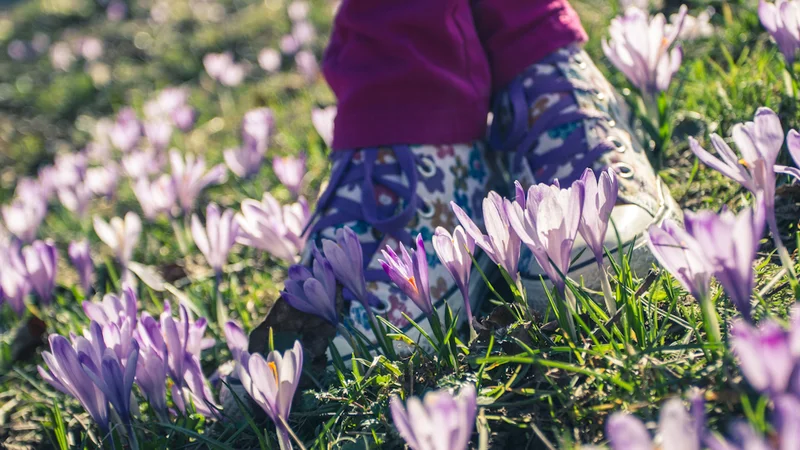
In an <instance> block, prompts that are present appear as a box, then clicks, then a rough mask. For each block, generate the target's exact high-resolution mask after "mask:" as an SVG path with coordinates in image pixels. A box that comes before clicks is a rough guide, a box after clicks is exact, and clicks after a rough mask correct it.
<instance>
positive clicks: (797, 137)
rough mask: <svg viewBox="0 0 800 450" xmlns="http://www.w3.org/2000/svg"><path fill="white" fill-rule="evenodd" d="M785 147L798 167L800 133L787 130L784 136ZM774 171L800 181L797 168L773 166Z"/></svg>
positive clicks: (799, 160)
mask: <svg viewBox="0 0 800 450" xmlns="http://www.w3.org/2000/svg"><path fill="white" fill-rule="evenodd" d="M786 147H787V148H788V149H789V154H790V155H791V156H792V159H793V160H794V164H795V165H796V166H798V167H800V133H798V132H797V131H796V130H789V134H788V135H787V136H786ZM775 171H776V172H780V173H785V174H787V175H791V176H793V177H795V178H796V179H798V180H800V169H798V168H797V167H787V166H775Z"/></svg>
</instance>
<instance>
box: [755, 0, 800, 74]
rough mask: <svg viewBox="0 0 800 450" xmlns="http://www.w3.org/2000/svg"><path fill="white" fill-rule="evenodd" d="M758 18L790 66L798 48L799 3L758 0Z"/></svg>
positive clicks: (788, 0) (799, 27)
mask: <svg viewBox="0 0 800 450" xmlns="http://www.w3.org/2000/svg"><path fill="white" fill-rule="evenodd" d="M758 18H759V19H761V24H762V25H764V28H766V29H767V32H769V35H770V36H772V38H773V39H775V43H776V44H778V49H779V50H780V51H781V53H783V57H784V59H785V60H786V64H787V65H788V66H791V65H792V63H794V57H795V54H796V53H797V49H798V48H800V4H798V2H797V1H794V0H776V1H775V3H770V2H767V1H766V0H760V1H759V2H758Z"/></svg>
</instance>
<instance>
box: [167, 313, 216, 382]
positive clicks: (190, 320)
mask: <svg viewBox="0 0 800 450" xmlns="http://www.w3.org/2000/svg"><path fill="white" fill-rule="evenodd" d="M160 323H161V333H162V334H163V336H164V342H165V343H166V346H167V349H168V351H169V355H168V358H167V365H168V367H169V372H170V377H172V380H173V381H175V383H177V384H181V383H183V381H182V380H183V375H184V374H185V372H186V369H187V368H188V366H187V364H188V363H187V361H189V360H190V359H191V358H192V357H198V358H199V357H200V352H201V351H202V350H204V349H206V348H209V347H211V346H213V345H214V340H213V339H206V338H204V337H203V336H204V334H205V332H206V327H207V326H208V321H207V320H206V318H205V317H200V318H198V319H197V320H195V319H194V317H193V316H192V314H191V313H190V312H189V310H188V309H186V307H185V306H183V305H180V306H179V308H178V318H177V319H176V318H175V317H173V316H172V309H171V308H170V306H169V305H166V306H165V307H164V312H163V313H161V317H160Z"/></svg>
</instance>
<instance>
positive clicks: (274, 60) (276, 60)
mask: <svg viewBox="0 0 800 450" xmlns="http://www.w3.org/2000/svg"><path fill="white" fill-rule="evenodd" d="M258 65H259V66H261V68H262V69H264V71H266V72H277V71H279V70H280V69H281V52H279V51H277V50H275V49H274V48H265V49H263V50H261V51H260V52H259V53H258Z"/></svg>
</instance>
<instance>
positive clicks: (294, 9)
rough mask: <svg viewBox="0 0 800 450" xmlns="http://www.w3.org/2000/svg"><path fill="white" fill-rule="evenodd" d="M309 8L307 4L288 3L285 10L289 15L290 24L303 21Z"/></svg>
mask: <svg viewBox="0 0 800 450" xmlns="http://www.w3.org/2000/svg"><path fill="white" fill-rule="evenodd" d="M308 11H309V6H308V2H305V1H301V0H296V1H293V2H292V3H289V6H288V7H287V8H286V12H287V14H289V20H291V21H292V22H300V21H301V20H305V19H306V17H308Z"/></svg>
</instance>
